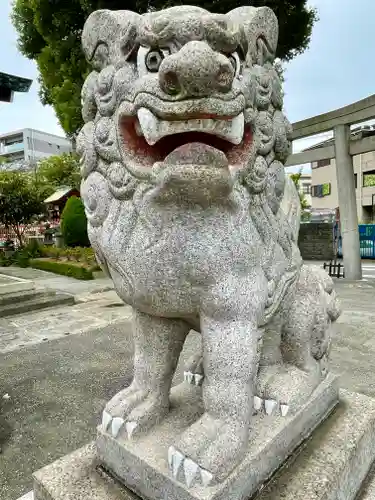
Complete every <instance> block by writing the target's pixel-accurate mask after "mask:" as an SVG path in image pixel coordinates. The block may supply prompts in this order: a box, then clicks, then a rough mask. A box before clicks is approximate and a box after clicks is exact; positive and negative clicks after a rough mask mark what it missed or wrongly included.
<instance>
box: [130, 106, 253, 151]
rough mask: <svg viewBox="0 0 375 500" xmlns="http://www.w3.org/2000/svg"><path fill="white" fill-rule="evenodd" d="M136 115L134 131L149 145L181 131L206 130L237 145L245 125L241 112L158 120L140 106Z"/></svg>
mask: <svg viewBox="0 0 375 500" xmlns="http://www.w3.org/2000/svg"><path fill="white" fill-rule="evenodd" d="M137 116H138V120H139V123H138V122H136V123H135V130H136V133H137V135H138V136H142V135H143V136H144V138H145V139H146V141H147V143H148V144H149V145H150V146H154V145H155V144H156V143H157V142H158V141H159V140H160V139H162V138H163V137H167V136H169V135H173V134H180V133H183V132H206V133H208V134H213V135H216V136H217V137H220V138H222V139H225V140H227V141H229V142H231V143H232V144H235V145H237V144H240V143H241V141H242V139H243V134H244V127H245V120H244V114H243V113H241V114H239V115H238V116H236V117H235V118H232V119H227V120H216V119H215V120H214V119H212V118H203V119H191V120H172V121H169V120H159V118H157V117H156V116H155V115H154V114H153V113H152V112H151V111H150V110H149V109H147V108H140V109H139V110H138V113H137Z"/></svg>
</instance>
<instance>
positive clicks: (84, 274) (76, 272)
mask: <svg viewBox="0 0 375 500" xmlns="http://www.w3.org/2000/svg"><path fill="white" fill-rule="evenodd" d="M30 266H31V267H32V268H34V269H41V270H42V271H50V272H52V273H56V274H62V275H64V276H70V277H71V278H76V279H78V280H92V279H94V276H93V274H92V271H91V269H86V268H85V267H82V266H77V265H74V264H71V263H70V262H62V261H60V262H57V261H55V262H54V261H52V260H46V259H32V260H31V261H30Z"/></svg>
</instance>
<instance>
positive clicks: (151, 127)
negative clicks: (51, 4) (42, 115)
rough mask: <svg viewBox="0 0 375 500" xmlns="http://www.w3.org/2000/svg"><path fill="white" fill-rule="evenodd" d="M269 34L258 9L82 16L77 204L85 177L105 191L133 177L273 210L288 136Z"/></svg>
mask: <svg viewBox="0 0 375 500" xmlns="http://www.w3.org/2000/svg"><path fill="white" fill-rule="evenodd" d="M277 39H278V23H277V19H276V17H275V15H274V13H273V11H272V10H270V9H269V8H267V7H261V8H255V7H240V8H237V9H235V10H233V11H231V12H229V13H228V14H226V15H218V14H211V13H209V12H208V11H206V10H203V9H201V8H198V7H191V6H180V7H172V8H170V9H166V10H164V11H160V12H152V13H148V14H144V15H142V16H141V15H138V14H135V13H133V12H129V11H109V10H99V11H96V12H94V13H93V14H91V15H90V17H89V18H88V19H87V21H86V24H85V27H84V30H83V36H82V44H83V50H84V52H85V55H86V58H87V60H88V61H89V62H90V64H91V65H92V68H93V71H92V72H91V73H90V75H89V76H88V77H87V79H86V81H85V84H84V86H83V89H82V112H83V118H84V121H85V125H84V127H83V129H82V130H81V133H80V135H79V137H78V150H79V152H80V153H81V154H82V156H83V162H82V176H83V178H84V179H87V182H86V183H84V185H83V197H84V199H85V198H86V200H85V201H86V208H87V207H88V209H90V200H88V199H87V198H90V192H91V184H92V183H94V182H95V183H96V184H98V182H99V184H100V182H103V181H104V180H105V182H106V188H105V189H106V190H108V192H109V193H110V195H111V196H112V197H114V198H117V199H131V198H132V197H133V196H134V192H135V191H136V190H137V188H138V187H139V185H143V186H144V185H145V184H146V185H148V186H149V187H150V189H151V188H153V189H159V191H158V192H159V196H160V198H161V199H164V201H165V200H168V199H170V200H173V199H175V200H176V199H179V200H180V201H181V200H183V199H187V200H189V199H191V200H195V201H197V202H201V203H203V202H204V200H205V201H207V202H209V203H215V202H218V201H220V200H223V199H225V197H226V196H228V194H229V193H231V192H232V190H233V189H240V190H243V192H244V193H247V194H246V196H249V195H250V198H251V199H252V200H253V203H255V204H257V205H260V206H263V208H264V205H267V208H266V209H267V210H270V211H271V212H272V213H273V214H276V212H277V211H278V208H279V204H280V200H281V198H282V195H283V192H284V172H283V165H282V163H283V161H284V160H285V158H286V157H287V155H288V153H289V147H290V133H291V128H290V125H289V123H288V121H287V120H286V118H285V116H284V115H283V113H282V89H281V84H280V79H279V77H278V74H277V71H276V70H275V67H274V60H275V53H276V47H277ZM93 172H95V175H94V177H93V178H91V179H90V177H92V176H90V174H91V173H93ZM103 189H104V188H103ZM176 196H177V198H176ZM254 200H255V201H254Z"/></svg>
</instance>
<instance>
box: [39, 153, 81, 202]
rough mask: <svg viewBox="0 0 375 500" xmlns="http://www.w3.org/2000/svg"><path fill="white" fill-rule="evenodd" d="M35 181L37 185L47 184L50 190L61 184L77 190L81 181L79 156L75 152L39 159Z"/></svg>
mask: <svg viewBox="0 0 375 500" xmlns="http://www.w3.org/2000/svg"><path fill="white" fill-rule="evenodd" d="M36 182H37V184H38V186H40V187H42V186H46V187H47V186H48V187H49V188H50V189H51V188H52V190H55V189H58V188H59V187H61V186H68V187H71V188H74V189H77V190H78V189H79V186H80V182H81V179H80V169H79V156H78V155H77V154H75V153H69V154H68V153H64V154H62V155H58V156H50V157H49V158H46V159H45V160H42V161H40V162H39V163H38V169H37V172H36ZM47 196H48V195H47Z"/></svg>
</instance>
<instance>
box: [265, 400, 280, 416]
mask: <svg viewBox="0 0 375 500" xmlns="http://www.w3.org/2000/svg"><path fill="white" fill-rule="evenodd" d="M276 407H277V401H274V400H273V399H265V401H264V408H265V410H266V414H267V415H272V414H273V412H274V410H275V409H276Z"/></svg>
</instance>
